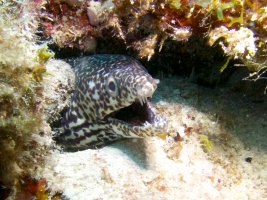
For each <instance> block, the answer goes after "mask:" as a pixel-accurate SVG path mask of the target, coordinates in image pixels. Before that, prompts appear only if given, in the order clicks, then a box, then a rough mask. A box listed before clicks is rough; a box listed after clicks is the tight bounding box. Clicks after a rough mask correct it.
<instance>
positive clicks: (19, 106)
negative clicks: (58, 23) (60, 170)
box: [0, 1, 74, 199]
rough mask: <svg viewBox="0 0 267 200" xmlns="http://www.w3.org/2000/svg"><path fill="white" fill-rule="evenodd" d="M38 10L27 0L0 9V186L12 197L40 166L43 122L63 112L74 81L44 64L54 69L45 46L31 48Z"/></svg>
mask: <svg viewBox="0 0 267 200" xmlns="http://www.w3.org/2000/svg"><path fill="white" fill-rule="evenodd" d="M39 6H40V4H38V3H35V2H30V1H29V2H28V1H25V2H19V1H10V2H1V6H0V50H1V54H0V147H1V148H0V160H1V163H0V168H1V170H0V184H1V188H8V189H7V190H6V191H9V192H8V193H9V195H11V196H10V198H11V199H12V198H15V196H16V195H17V194H19V193H20V194H21V192H19V191H20V190H22V191H23V190H24V189H23V187H24V186H23V183H25V182H26V183H27V181H28V179H29V178H26V177H30V179H32V178H33V174H34V171H35V170H36V168H37V167H38V166H42V164H43V158H44V156H45V155H46V154H47V152H48V148H47V147H48V146H50V145H51V127H50V125H49V124H48V121H49V119H50V118H53V117H54V118H55V117H57V116H58V113H59V112H60V111H61V110H62V108H59V107H58V104H61V105H64V101H66V100H67V99H68V97H66V93H68V91H69V90H71V87H69V88H68V86H69V85H70V84H71V81H69V79H68V76H69V77H71V76H72V77H73V74H71V73H70V74H67V73H68V70H67V69H65V70H64V71H63V72H62V71H60V70H54V71H53V70H51V67H50V65H49V63H51V62H54V64H53V65H52V66H54V67H57V66H58V65H59V64H57V61H48V60H49V59H50V58H51V57H53V55H54V54H53V53H51V52H50V51H49V50H48V49H47V46H46V44H41V45H38V44H36V41H38V38H37V36H36V30H37V28H38V18H37V17H38V16H39V14H38V12H37V11H38V7H39ZM22 24H23V26H22ZM64 65H66V66H67V67H69V65H67V64H66V63H64V62H63V63H61V68H62V69H64ZM64 72H66V74H65V75H62V76H61V74H60V75H58V74H57V73H64ZM44 76H45V77H47V76H49V83H50V84H47V85H44V82H45V81H43V79H44ZM60 78H64V80H63V81H61V80H59V79H60ZM70 79H72V82H73V79H74V78H70ZM45 80H46V78H45ZM53 84H54V85H55V84H56V86H54V87H52V86H53ZM47 87H50V89H47ZM51 88H52V89H53V90H51ZM55 88H56V89H55ZM56 90H57V91H58V92H56ZM58 93H60V95H61V96H60V95H57V94H58ZM55 99H56V101H55ZM51 111H53V112H51ZM30 179H29V180H30ZM10 189H11V190H10ZM39 192H40V191H39ZM1 194H2V190H1ZM31 197H32V196H30V197H29V198H31ZM17 198H18V199H19V197H17ZM27 198H28V197H27Z"/></svg>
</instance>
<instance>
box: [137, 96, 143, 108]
mask: <svg viewBox="0 0 267 200" xmlns="http://www.w3.org/2000/svg"><path fill="white" fill-rule="evenodd" d="M138 99H139V101H140V103H141V106H143V100H142V96H139V97H138Z"/></svg>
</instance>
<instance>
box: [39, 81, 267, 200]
mask: <svg viewBox="0 0 267 200" xmlns="http://www.w3.org/2000/svg"><path fill="white" fill-rule="evenodd" d="M252 98H254V97H250V96H245V95H244V94H241V93H235V92H233V91H231V90H230V89H223V88H220V89H209V88H204V87H200V86H197V85H195V84H193V83H190V81H189V80H188V79H184V78H181V77H171V78H163V79H162V80H161V83H160V84H159V86H158V89H157V90H156V92H155V94H154V96H153V102H154V104H155V107H156V109H157V111H158V112H159V113H160V114H161V115H163V116H164V117H165V118H166V119H167V120H168V121H169V132H170V135H171V136H168V137H167V138H166V139H162V138H159V137H153V138H147V139H133V140H123V141H120V142H117V143H115V144H113V145H110V146H107V147H104V148H102V149H98V150H85V151H79V152H74V153H68V152H60V151H57V150H55V151H53V153H51V155H50V156H48V157H47V160H46V164H45V167H44V168H40V169H39V171H38V175H37V176H39V177H44V178H46V180H47V182H48V186H49V188H50V190H51V192H52V193H56V192H62V193H63V197H65V198H64V199H71V200H78V199H84V200H91V199H92V200H96V199H116V200H117V199H127V200H131V199H134V200H137V199H146V200H149V199H153V200H159V199H164V200H165V199H170V200H172V199H173V200H174V199H221V200H222V199H238V200H245V199H257V200H259V199H267V127H266V126H267V124H266V121H267V114H266V108H267V102H266V95H265V97H263V98H265V99H264V100H265V101H263V102H258V103H255V102H256V101H253V99H252ZM207 138H208V140H206V139H207ZM205 141H206V142H208V143H205ZM209 142H210V143H209ZM204 144H206V145H204ZM246 160H247V161H246ZM249 161H251V162H249Z"/></svg>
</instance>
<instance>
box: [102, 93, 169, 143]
mask: <svg viewBox="0 0 267 200" xmlns="http://www.w3.org/2000/svg"><path fill="white" fill-rule="evenodd" d="M138 100H139V101H135V102H133V103H132V104H131V105H130V106H127V107H125V108H122V109H120V110H119V111H117V112H115V113H112V114H109V115H108V116H106V120H107V121H109V122H110V124H111V125H112V129H113V132H114V133H116V134H118V135H121V136H122V137H128V138H133V137H148V136H155V135H158V134H161V133H164V132H166V129H167V122H166V121H165V119H163V118H162V117H161V116H159V115H157V114H155V113H154V112H153V109H152V106H151V104H150V102H148V100H149V99H148V98H142V99H138Z"/></svg>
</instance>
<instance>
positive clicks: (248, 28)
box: [41, 0, 267, 71]
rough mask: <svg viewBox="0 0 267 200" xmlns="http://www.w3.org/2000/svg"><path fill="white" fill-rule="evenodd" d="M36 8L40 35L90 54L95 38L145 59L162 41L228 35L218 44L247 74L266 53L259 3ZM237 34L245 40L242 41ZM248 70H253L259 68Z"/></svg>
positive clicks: (266, 19)
mask: <svg viewBox="0 0 267 200" xmlns="http://www.w3.org/2000/svg"><path fill="white" fill-rule="evenodd" d="M42 8H43V9H42V15H41V19H42V20H41V27H42V29H43V33H44V36H46V37H48V38H49V37H52V39H53V41H54V42H55V43H56V44H57V45H58V46H59V47H61V48H64V47H76V48H78V49H81V50H84V51H87V52H94V51H95V50H96V47H97V40H98V39H99V38H110V37H115V38H117V39H119V40H122V41H123V42H124V43H125V44H126V47H130V48H132V49H134V50H135V51H136V52H137V53H138V56H139V57H141V58H147V59H148V60H149V59H150V58H151V57H152V56H153V55H154V54H155V52H158V51H161V49H162V46H163V45H164V41H166V40H167V39H171V40H174V41H186V40H188V38H189V37H190V36H192V35H200V36H201V37H203V35H207V36H208V37H209V38H210V43H209V44H210V45H212V44H213V43H214V42H215V40H217V39H219V37H216V36H215V37H214V34H216V35H217V36H222V37H224V35H225V34H229V35H228V37H227V38H226V37H224V38H225V40H226V41H227V44H223V45H221V46H222V47H223V50H224V52H225V53H226V54H227V55H233V54H234V57H233V59H241V60H242V62H243V63H245V65H248V68H249V69H252V68H251V67H249V66H251V62H253V63H262V62H261V58H262V54H263V52H264V51H265V50H266V48H265V46H266V41H265V39H264V38H265V37H264V35H265V34H266V31H267V30H266V27H267V14H266V7H264V3H263V2H262V1H253V2H251V1H249V0H212V1H202V0H194V1H180V0H168V1H165V0H149V1H145V0H137V1H132V0H125V1H120V0H114V1H110V0H107V1H78V0H72V1H63V0H58V1H56V0H53V1H44V3H43V6H42ZM240 34H241V35H244V37H245V36H246V35H248V37H247V38H246V39H245V41H246V42H244V41H241V40H240V39H239V37H238V36H239V35H240ZM256 40H257V41H256ZM211 41H212V42H211ZM221 44H222V43H221ZM233 46H238V47H239V49H247V50H248V52H247V51H245V52H240V51H239V50H237V48H233ZM230 49H231V52H230ZM236 50H237V51H236ZM235 51H236V52H235ZM253 69H254V71H259V70H260V69H262V65H260V64H258V67H255V65H254V68H253Z"/></svg>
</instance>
